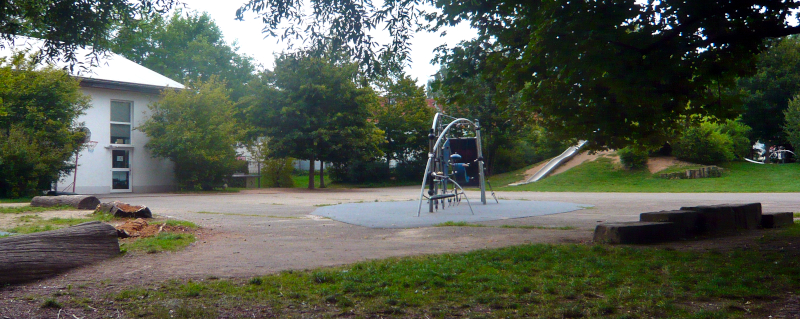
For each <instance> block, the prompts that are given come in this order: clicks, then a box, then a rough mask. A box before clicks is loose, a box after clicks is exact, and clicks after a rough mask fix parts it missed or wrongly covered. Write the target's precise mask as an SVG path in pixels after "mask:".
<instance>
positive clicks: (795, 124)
mask: <svg viewBox="0 0 800 319" xmlns="http://www.w3.org/2000/svg"><path fill="white" fill-rule="evenodd" d="M783 114H784V115H785V116H786V124H784V126H783V131H784V132H785V133H786V138H787V139H788V140H789V143H791V144H792V146H793V147H794V148H795V150H800V94H798V95H795V97H794V98H793V99H791V100H790V101H789V107H788V108H787V109H786V111H784V113H783Z"/></svg>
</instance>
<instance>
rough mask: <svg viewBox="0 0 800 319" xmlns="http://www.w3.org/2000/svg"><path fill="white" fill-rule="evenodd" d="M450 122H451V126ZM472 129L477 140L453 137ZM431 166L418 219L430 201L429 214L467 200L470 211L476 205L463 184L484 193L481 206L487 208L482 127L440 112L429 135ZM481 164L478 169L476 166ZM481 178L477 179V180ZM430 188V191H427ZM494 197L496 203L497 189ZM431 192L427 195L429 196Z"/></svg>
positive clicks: (427, 174)
mask: <svg viewBox="0 0 800 319" xmlns="http://www.w3.org/2000/svg"><path fill="white" fill-rule="evenodd" d="M446 121H450V122H449V123H448V122H446ZM465 128H466V129H468V130H470V129H471V130H472V131H473V132H474V134H475V136H474V137H461V138H456V137H454V136H453V133H454V129H457V131H463V129H465ZM428 147H429V151H428V163H427V165H426V166H425V175H424V176H423V177H422V188H421V189H420V194H419V209H418V210H417V216H418V217H419V216H420V213H421V212H422V203H423V201H425V200H427V202H428V212H429V213H433V212H434V210H438V209H439V208H440V207H441V208H442V209H444V208H445V206H451V205H458V204H460V203H461V200H462V199H464V200H466V201H467V205H469V209H470V212H472V214H473V215H474V214H475V213H474V212H473V211H472V205H471V204H470V202H469V198H467V195H466V193H464V189H463V188H462V185H469V186H479V187H480V190H481V203H482V204H484V205H486V184H487V182H488V181H487V180H486V176H485V174H484V158H483V150H482V149H481V126H480V123H479V122H478V121H477V120H476V121H475V122H473V121H470V120H468V119H465V118H455V117H452V116H447V115H444V114H442V113H436V115H435V116H434V117H433V125H432V126H431V130H430V134H428ZM474 163H477V164H478V165H477V167H475V166H474V165H472V166H471V165H470V164H474ZM476 175H477V180H476V179H475V178H476ZM426 186H427V188H428V190H427V192H426V191H425V188H426ZM491 187H492V185H491V184H489V189H490V190H491V191H492V197H494V200H495V202H497V203H499V201H497V196H495V194H494V190H492V189H491ZM426 193H427V194H426Z"/></svg>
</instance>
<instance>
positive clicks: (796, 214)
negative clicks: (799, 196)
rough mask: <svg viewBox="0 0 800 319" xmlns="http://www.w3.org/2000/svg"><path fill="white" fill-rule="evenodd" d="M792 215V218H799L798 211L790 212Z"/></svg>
mask: <svg viewBox="0 0 800 319" xmlns="http://www.w3.org/2000/svg"><path fill="white" fill-rule="evenodd" d="M792 216H793V217H794V218H800V213H794V214H792Z"/></svg>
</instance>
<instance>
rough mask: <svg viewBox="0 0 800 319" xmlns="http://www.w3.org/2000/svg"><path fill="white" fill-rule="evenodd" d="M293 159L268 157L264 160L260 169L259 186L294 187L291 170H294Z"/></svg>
mask: <svg viewBox="0 0 800 319" xmlns="http://www.w3.org/2000/svg"><path fill="white" fill-rule="evenodd" d="M292 163H294V159H293V158H291V157H286V158H269V159H267V160H265V161H264V167H263V168H262V169H261V186H263V187H294V181H293V180H292V172H293V171H294V165H292Z"/></svg>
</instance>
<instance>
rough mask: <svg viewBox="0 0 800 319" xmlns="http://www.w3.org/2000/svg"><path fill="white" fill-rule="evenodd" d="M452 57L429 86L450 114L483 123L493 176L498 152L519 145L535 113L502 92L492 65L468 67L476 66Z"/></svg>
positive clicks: (489, 166) (463, 57) (464, 59)
mask: <svg viewBox="0 0 800 319" xmlns="http://www.w3.org/2000/svg"><path fill="white" fill-rule="evenodd" d="M453 56H454V58H453V59H452V60H451V61H450V62H449V64H447V65H445V66H442V68H441V69H440V70H439V72H437V73H436V75H435V77H434V80H433V81H431V83H430V87H431V88H432V89H433V91H434V92H435V93H434V94H435V95H437V96H438V101H439V102H440V103H441V104H442V105H443V106H442V107H443V109H444V111H445V112H446V113H447V114H450V115H451V116H456V117H463V118H467V119H471V120H478V121H479V122H480V124H481V135H482V138H483V148H484V155H485V156H486V158H487V170H488V171H489V172H490V173H493V172H494V167H495V163H496V162H497V159H498V155H499V153H498V151H500V150H502V149H511V148H514V146H516V141H517V140H519V139H522V138H523V136H524V135H525V132H524V131H525V130H526V125H527V124H528V123H531V122H532V114H531V112H529V111H527V110H526V109H524V108H523V106H522V105H523V103H521V102H520V101H519V97H518V96H510V97H509V96H507V95H506V94H508V93H507V92H503V91H502V88H501V87H500V86H501V81H502V80H501V78H500V76H499V74H497V73H495V72H492V71H491V70H490V69H491V68H490V67H489V66H486V65H482V66H481V67H469V66H468V65H472V64H473V63H476V61H472V60H470V58H471V57H470V56H468V55H466V54H460V55H459V54H454V55H453ZM456 56H457V57H458V58H455V57H456Z"/></svg>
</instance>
